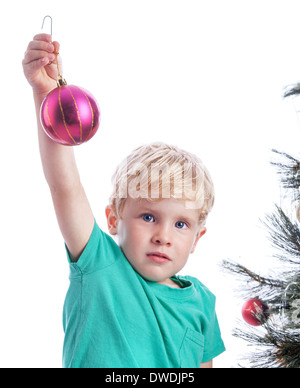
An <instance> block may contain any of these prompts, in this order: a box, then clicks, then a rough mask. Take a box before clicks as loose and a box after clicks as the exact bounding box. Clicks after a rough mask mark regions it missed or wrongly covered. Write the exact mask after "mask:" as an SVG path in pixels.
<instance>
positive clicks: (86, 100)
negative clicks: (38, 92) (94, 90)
mask: <svg viewBox="0 0 300 388" xmlns="http://www.w3.org/2000/svg"><path fill="white" fill-rule="evenodd" d="M40 118H41V123H42V126H43V128H44V130H45V132H46V133H47V135H48V136H49V137H50V138H51V139H52V140H54V141H55V142H57V143H59V144H63V145H69V146H74V145H79V144H82V143H84V142H87V141H88V140H90V139H91V138H92V137H93V136H94V135H95V133H96V132H97V130H98V127H99V124H100V110H99V107H98V104H97V102H96V100H95V99H94V97H93V96H92V95H91V94H90V93H89V92H88V91H86V90H85V89H82V88H79V87H77V86H68V85H66V83H64V84H63V85H61V86H59V87H57V88H56V89H54V90H52V92H50V93H49V94H48V95H47V97H46V98H45V99H44V101H43V103H42V106H41V111H40Z"/></svg>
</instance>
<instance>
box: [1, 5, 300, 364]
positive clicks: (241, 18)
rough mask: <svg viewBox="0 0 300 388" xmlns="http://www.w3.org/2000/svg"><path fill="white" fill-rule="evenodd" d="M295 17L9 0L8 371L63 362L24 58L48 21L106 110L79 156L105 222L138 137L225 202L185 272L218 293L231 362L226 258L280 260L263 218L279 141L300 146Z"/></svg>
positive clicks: (61, 287)
mask: <svg viewBox="0 0 300 388" xmlns="http://www.w3.org/2000/svg"><path fill="white" fill-rule="evenodd" d="M299 14H300V3H299V1H298V0H295V1H292V0H284V1H283V0H282V1H277V0H263V1H262V0H251V1H246V0H226V1H224V0H209V1H204V0H151V1H150V0H149V1H146V0H98V1H96V0H85V1H75V0H72V1H61V0H59V1H57V0H52V1H51V2H50V1H48V2H45V1H40V0H39V1H34V0H27V1H14V0H11V1H9V2H1V4H0V36H1V61H0V66H1V87H0V88H1V104H0V107H1V108H0V109H1V143H0V147H1V148H0V149H1V150H0V162H1V163H0V166H1V191H0V196H1V198H0V199H1V201H0V206H1V207H0V211H1V213H0V214H1V218H0V219H1V237H0V238H1V251H0V252H1V253H0V263H1V267H0V271H1V281H0V313H1V320H0V367H60V366H61V354H62V343H63V330H62V319H61V317H62V308H63V302H64V297H65V294H66V291H67V288H68V264H67V260H66V256H65V252H64V245H63V240H62V238H61V236H60V233H59V230H58V227H57V225H56V219H55V215H54V211H53V208H52V203H51V200H50V195H49V192H48V188H47V185H46V183H45V180H44V177H43V173H42V169H41V164H40V158H39V153H38V144H37V137H36V122H35V112H34V107H33V102H32V93H31V90H30V87H29V85H28V84H27V82H26V80H25V78H24V76H23V72H22V66H21V61H22V59H23V55H24V52H25V50H26V48H27V44H28V42H29V41H30V40H31V39H32V37H33V36H34V35H35V34H36V33H39V32H40V28H41V24H42V20H43V17H44V16H45V15H51V16H52V18H53V39H54V40H58V41H60V43H61V50H60V52H61V55H62V58H63V62H64V77H65V78H66V79H67V81H68V83H69V84H75V85H78V86H82V87H84V88H86V89H88V90H90V91H91V92H92V93H93V94H94V95H95V96H96V98H97V100H98V102H99V105H100V108H101V113H102V122H101V126H100V129H99V131H98V133H97V135H96V136H95V137H94V138H93V140H92V141H90V142H89V143H87V144H84V145H82V146H80V147H78V148H77V149H76V157H77V162H78V166H79V169H80V173H81V178H82V181H83V184H84V186H85V189H86V192H87V194H88V197H89V199H90V202H91V205H92V207H93V210H94V214H95V216H96V218H97V221H98V223H99V224H100V226H101V227H102V228H103V229H104V230H105V231H106V230H107V228H106V224H105V216H104V208H105V205H106V204H107V200H108V197H109V195H110V190H111V184H110V178H111V175H112V173H113V171H114V168H115V167H116V165H117V164H118V163H119V162H120V161H121V160H122V159H123V158H124V157H125V156H126V155H127V154H128V153H129V152H130V151H131V150H132V149H133V148H135V147H136V146H138V145H141V144H144V143H148V142H152V141H165V142H168V143H171V144H174V145H178V146H179V147H181V148H185V149H187V150H189V151H191V152H193V153H196V154H197V155H198V156H200V157H201V158H202V159H203V161H204V162H205V164H206V165H207V167H208V168H209V170H210V172H211V174H212V177H213V179H214V182H215V186H216V205H215V208H214V210H213V212H212V214H211V216H210V218H209V220H208V223H207V226H208V233H207V234H206V235H205V237H203V240H202V243H200V245H199V246H198V248H197V249H198V250H197V251H196V253H195V254H194V255H192V256H191V258H190V262H189V263H188V265H187V267H186V268H185V269H184V271H183V273H186V274H191V275H194V276H197V277H198V278H200V279H201V280H202V281H203V282H204V283H205V284H206V285H207V286H208V287H209V288H210V289H211V290H212V291H213V292H214V294H215V295H216V296H217V310H218V315H219V321H220V325H221V329H222V333H223V338H224V341H225V344H226V347H227V349H228V350H227V352H226V353H225V354H224V355H222V356H220V357H218V358H217V359H216V360H215V365H216V366H218V367H226V368H228V367H232V366H235V365H236V364H237V362H238V361H239V360H240V357H239V355H240V354H241V353H245V352H247V351H248V349H247V348H246V349H245V345H244V343H243V342H242V341H240V340H236V339H233V337H232V329H233V328H234V327H235V326H236V320H237V319H240V309H241V305H242V303H243V301H242V300H240V299H238V298H237V297H236V296H235V293H234V288H235V287H236V286H237V284H238V283H236V282H235V280H234V278H233V277H231V276H228V275H227V274H224V273H223V272H222V271H221V270H220V268H219V263H220V262H221V261H222V259H226V258H231V259H234V260H239V261H240V262H242V263H244V264H246V265H248V266H249V267H250V268H251V269H254V270H257V271H259V272H260V273H261V274H265V273H266V271H267V270H268V267H271V266H272V268H273V269H274V265H275V266H276V265H277V263H276V262H275V264H274V262H273V261H272V260H271V259H270V256H271V254H272V251H271V249H270V247H269V242H268V241H267V237H266V231H265V229H264V228H263V227H262V226H261V224H260V222H259V218H263V217H264V215H265V213H266V212H270V211H272V210H273V203H274V202H278V201H279V196H280V190H279V188H278V181H277V177H276V174H275V171H274V169H273V168H272V167H271V166H270V165H269V162H270V160H271V158H272V154H271V151H270V150H271V149H272V148H277V149H279V150H283V151H285V152H290V153H292V154H293V155H295V156H297V155H298V154H299V152H298V148H299V137H300V133H299V125H298V119H297V114H296V111H295V108H294V102H293V100H292V99H289V100H283V99H282V93H283V88H284V87H285V86H286V85H289V84H291V83H295V82H297V81H298V80H299V79H300V50H299V46H300V43H299V36H300V34H299V32H300V23H299ZM44 30H45V31H46V32H49V31H50V29H49V22H48V21H47V22H46V24H45V29H44ZM288 210H290V211H291V212H293V211H294V209H293V208H292V207H291V209H288ZM252 296H254V295H249V298H250V297H252Z"/></svg>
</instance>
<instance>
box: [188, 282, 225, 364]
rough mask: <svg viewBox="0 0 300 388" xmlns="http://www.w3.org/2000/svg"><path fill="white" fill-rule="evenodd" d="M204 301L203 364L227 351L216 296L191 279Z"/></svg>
mask: <svg viewBox="0 0 300 388" xmlns="http://www.w3.org/2000/svg"><path fill="white" fill-rule="evenodd" d="M189 278H190V279H191V280H192V281H193V283H194V285H195V287H196V289H197V290H198V292H199V295H200V297H201V300H202V312H203V315H204V319H203V326H202V334H203V336H204V351H203V359H202V363H205V362H208V361H211V360H213V359H214V358H215V357H217V356H219V355H220V354H221V353H223V352H224V351H225V350H226V349H225V346H224V343H223V340H222V337H221V331H220V326H219V322H218V318H217V313H216V297H215V295H214V294H213V293H212V292H211V291H210V290H209V289H208V288H207V287H206V286H205V285H204V284H203V283H201V282H200V281H199V280H198V279H196V278H192V277H189Z"/></svg>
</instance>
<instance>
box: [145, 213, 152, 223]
mask: <svg viewBox="0 0 300 388" xmlns="http://www.w3.org/2000/svg"><path fill="white" fill-rule="evenodd" d="M142 218H143V220H144V221H146V222H154V217H153V216H151V214H143V216H142Z"/></svg>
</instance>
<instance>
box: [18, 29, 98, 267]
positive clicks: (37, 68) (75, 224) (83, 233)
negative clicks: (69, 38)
mask: <svg viewBox="0 0 300 388" xmlns="http://www.w3.org/2000/svg"><path fill="white" fill-rule="evenodd" d="M55 51H56V52H59V43H58V42H53V43H51V35H47V34H39V35H36V36H35V37H34V38H33V40H32V41H31V42H30V43H29V45H28V49H27V51H26V53H25V57H24V60H23V63H22V64H23V69H24V74H25V77H26V78H27V80H28V82H29V84H30V85H31V86H32V89H33V96H34V102H35V107H36V114H37V123H38V138H39V148H40V154H41V160H42V165H43V171H44V174H45V178H46V181H47V183H48V185H49V188H50V191H51V195H52V199H53V204H54V208H55V212H56V216H57V220H58V224H59V227H60V230H61V232H62V235H63V238H64V240H65V242H66V244H67V246H68V249H69V251H70V253H71V255H72V256H73V258H74V260H76V259H78V258H79V256H80V254H81V253H82V251H83V249H84V248H85V246H86V244H87V242H88V240H89V238H90V235H91V233H92V230H93V226H94V216H93V213H92V210H91V208H90V205H89V202H88V199H87V197H86V194H85V192H84V189H83V187H82V185H81V182H80V177H79V173H78V169H77V166H76V162H75V157H74V151H73V148H72V147H66V146H62V145H60V144H57V143H55V142H53V141H52V140H51V139H50V138H49V137H48V136H47V135H46V133H45V132H44V130H43V129H42V126H41V123H40V118H39V112H40V106H41V104H42V102H43V100H44V98H45V97H46V95H47V94H48V93H49V92H50V91H51V90H52V89H54V88H55V87H56V79H57V66H56V65H55V63H56V62H55V61H56V57H55V55H54V52H55ZM52 61H53V65H50V66H49V65H48V64H49V63H50V62H52Z"/></svg>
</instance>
